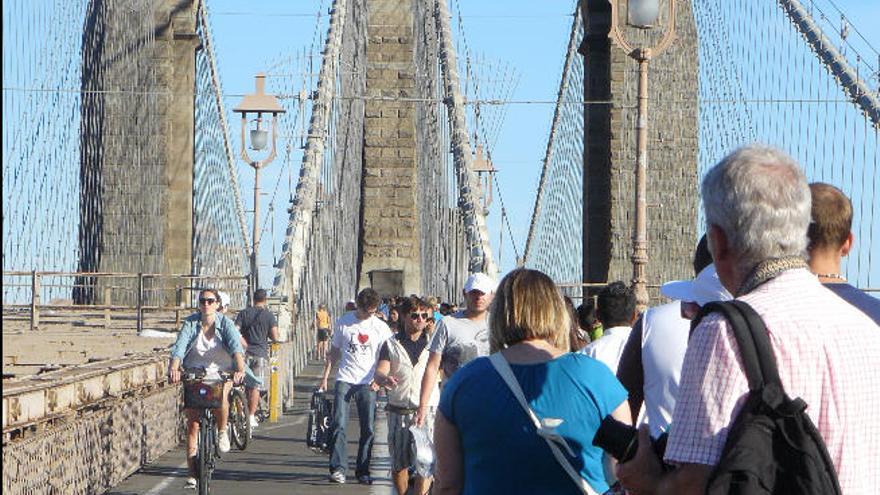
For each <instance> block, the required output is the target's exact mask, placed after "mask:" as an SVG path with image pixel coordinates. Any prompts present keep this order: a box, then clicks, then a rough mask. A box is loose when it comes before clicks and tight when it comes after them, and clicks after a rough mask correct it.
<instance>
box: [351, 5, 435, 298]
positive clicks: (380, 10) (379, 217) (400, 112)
mask: <svg viewBox="0 0 880 495" xmlns="http://www.w3.org/2000/svg"><path fill="white" fill-rule="evenodd" d="M367 10H368V21H367V89H366V94H367V97H368V98H369V97H384V98H412V97H414V96H415V63H414V58H413V57H414V41H413V6H412V3H411V0H409V1H400V0H368V2H367ZM364 113H365V119H364V163H363V206H362V215H361V253H362V258H361V267H360V275H359V280H360V283H359V286H360V287H361V288H363V287H368V286H370V285H371V281H370V273H371V272H382V271H402V272H403V277H402V286H401V287H397V288H390V287H388V288H386V290H387V291H388V292H389V293H390V292H398V293H400V294H411V293H420V292H421V287H420V286H421V268H420V267H421V263H420V245H419V238H420V230H419V229H420V226H419V224H418V222H416V220H415V219H416V218H418V214H417V201H416V189H417V185H418V182H417V180H418V175H417V172H418V168H417V162H416V158H415V149H416V138H415V134H416V133H415V103H414V102H411V101H399V100H396V101H395V100H370V99H368V100H367V101H366V104H365V112H364ZM376 281H377V277H376V274H375V273H374V280H373V284H372V285H373V286H376V285H377V284H376ZM380 292H382V291H380Z"/></svg>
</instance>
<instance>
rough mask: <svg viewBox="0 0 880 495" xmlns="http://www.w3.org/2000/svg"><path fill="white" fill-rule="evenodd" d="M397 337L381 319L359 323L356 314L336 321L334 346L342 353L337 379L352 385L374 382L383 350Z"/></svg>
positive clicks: (374, 318) (344, 316)
mask: <svg viewBox="0 0 880 495" xmlns="http://www.w3.org/2000/svg"><path fill="white" fill-rule="evenodd" d="M393 335H394V334H393V333H391V329H390V328H388V325H386V324H385V322H383V321H382V320H380V319H379V318H376V317H375V316H370V317H369V318H367V319H366V320H359V319H358V317H357V313H356V312H355V311H349V312H348V313H345V314H344V315H342V316H341V317H339V319H337V320H336V325H335V326H334V327H333V340H332V342H331V345H332V346H333V347H335V348H337V349H339V352H340V354H341V358H340V360H339V369H338V370H337V371H336V380H338V381H342V382H345V383H349V384H351V385H363V384H367V383H370V381H371V380H372V379H373V373H375V372H376V363H378V362H379V349H381V348H382V344H383V343H385V341H386V340H388V339H389V338H391V337H392V336H393Z"/></svg>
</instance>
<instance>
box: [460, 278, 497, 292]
mask: <svg viewBox="0 0 880 495" xmlns="http://www.w3.org/2000/svg"><path fill="white" fill-rule="evenodd" d="M496 286H497V284H496V283H495V281H494V280H492V279H491V278H489V276H488V275H486V274H485V273H472V274H471V276H470V277H468V279H467V282H465V283H464V291H465V293H468V292H470V291H472V290H478V291H480V292H482V293H483V294H488V293H490V292H495V287H496Z"/></svg>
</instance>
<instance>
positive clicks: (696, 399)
mask: <svg viewBox="0 0 880 495" xmlns="http://www.w3.org/2000/svg"><path fill="white" fill-rule="evenodd" d="M701 198H702V203H703V214H704V215H703V216H704V218H705V231H706V233H705V235H704V236H703V237H702V238H701V239H700V240H699V242H698V243H696V247H695V250H694V254H693V258H692V259H689V260H682V263H683V264H687V263H689V264H690V266H691V267H692V269H693V278H691V279H687V280H673V281H668V282H667V283H665V284H663V285H662V286H661V288H660V293H661V294H662V295H663V296H665V297H666V298H667V300H668V301H669V302H666V303H664V304H660V305H657V306H652V307H648V308H639V307H637V304H636V298H635V295H634V291H633V290H632V288H631V287H629V286H628V285H627V284H625V283H624V282H619V281H614V282H610V283H608V284H607V286H605V287H603V288H601V289H598V290H595V291H591V292H590V294H589V297H585V298H584V300H583V303H582V304H580V305H579V306H575V304H574V303H573V302H572V300H571V299H570V298H568V297H565V296H564V295H563V294H562V292H561V290H560V289H559V288H558V287H557V286H556V285H555V284H554V282H553V281H552V280H551V279H550V278H549V277H548V276H547V275H545V274H544V273H542V272H540V271H537V270H532V269H526V268H518V269H515V270H513V271H512V272H510V273H508V274H507V275H506V276H504V277H503V278H502V279H501V280H500V282H496V281H495V280H494V279H493V278H492V277H491V276H490V275H488V274H484V273H472V274H470V275H469V276H467V277H466V279H465V277H464V276H462V279H464V285H463V290H462V293H461V294H460V297H461V298H462V301H463V303H462V304H461V305H460V306H456V305H455V304H453V302H452V301H450V302H443V301H441V300H440V299H438V298H436V297H421V296H417V295H410V296H407V297H388V298H385V299H383V298H382V297H380V294H379V293H377V292H376V291H375V290H373V289H371V288H366V289H363V290H361V291H360V292H359V293H358V294H357V296H356V298H355V299H354V300H352V301H349V303H348V304H347V305H346V307H345V310H344V311H343V312H342V313H341V316H338V317H336V318H335V320H334V319H333V318H331V314H330V311H329V310H328V307H327V305H326V304H322V305H320V306H319V307H318V308H317V310H316V313H315V317H314V331H315V332H316V340H317V345H316V349H315V354H314V356H315V357H317V358H318V359H321V360H322V361H324V369H323V372H322V375H321V378H320V383H319V389H320V390H324V391H327V393H328V394H332V396H333V399H334V401H333V404H334V405H333V420H332V423H333V428H332V431H333V434H332V440H331V442H330V453H329V466H328V467H329V479H330V481H331V482H333V483H346V482H347V480H348V475H349V471H348V470H349V465H348V464H349V463H348V452H347V445H348V436H347V435H348V432H347V431H346V430H347V427H348V418H349V414H350V408H351V403H352V402H354V404H355V407H356V408H357V417H358V421H359V430H360V431H359V440H358V444H357V454H356V461H355V469H354V476H355V478H356V479H357V481H358V482H359V483H362V484H372V482H373V478H372V473H371V457H372V447H373V443H374V439H375V424H374V423H375V420H376V409H377V399H378V397H379V395H380V394H384V396H385V397H386V405H385V406H384V407H385V412H386V414H385V416H386V418H387V432H388V433H387V434H388V438H387V441H388V447H389V451H390V457H391V468H392V473H391V474H392V481H393V484H394V487H395V489H396V491H397V493H399V494H405V493H416V494H426V493H429V492H430V493H434V494H447V493H449V494H459V493H465V494H487V493H504V494H515V493H529V494H531V493H554V494H556V493H563V494H564V493H572V494H574V493H588V494H604V493H631V494H636V495H641V494H691V493H693V494H697V493H707V492H708V493H757V492H756V491H754V490H753V488H754V487H755V486H761V487H762V488H761V490H763V491H761V492H760V493H813V492H815V493H844V494H865V495H869V494H877V493H880V422H878V421H877V420H876V415H877V411H880V394H878V393H877V388H876V385H875V382H874V381H873V380H874V379H876V377H877V376H880V357H878V356H880V327H878V323H880V300H878V299H877V298H875V297H872V296H870V295H868V294H866V293H865V292H862V291H861V290H859V289H857V288H855V287H853V286H852V285H850V284H848V283H847V281H846V279H845V278H844V275H843V272H842V269H841V267H842V258H843V257H845V256H846V255H847V254H848V253H849V251H850V250H851V249H852V247H853V245H854V244H855V243H856V242H857V241H858V240H857V239H855V238H854V237H853V234H852V232H851V225H852V206H851V203H850V200H849V199H848V198H847V197H846V195H845V194H844V193H843V192H842V191H840V190H839V189H837V188H836V187H834V186H832V185H829V184H824V183H814V184H808V183H807V180H806V178H805V175H804V172H803V171H802V169H801V167H800V166H799V165H798V164H797V163H795V162H794V161H793V160H792V159H791V158H790V157H788V156H787V155H785V154H784V153H782V152H781V151H779V150H776V149H774V148H770V147H766V146H761V145H750V146H746V147H743V148H740V149H737V150H735V151H734V152H732V153H731V154H729V155H728V156H726V157H724V158H723V159H721V160H720V161H719V162H718V163H717V164H716V165H715V166H714V167H713V168H711V169H710V170H709V171H708V172H707V174H706V175H705V177H704V178H703V180H702V184H701ZM689 270H690V269H689ZM210 296H215V297H214V298H216V296H217V293H216V292H212V291H203V294H202V296H200V302H201V301H203V300H204V301H206V302H207V301H209V300H210V299H212V298H211V297H210ZM731 308H742V309H740V311H741V312H742V315H743V318H742V319H743V320H747V323H748V325H747V326H746V327H743V323H741V319H738V317H737V318H734V317H732V316H730V313H727V312H726V311H727V310H730V309H731ZM721 309H723V310H724V311H721ZM752 311H753V313H754V317H752V316H749V315H752V313H751V312H752ZM227 320H228V319H224V317H222V316H220V315H217V314H215V313H214V312H213V311H211V310H210V309H209V308H203V311H201V312H200V313H198V314H196V315H193V317H190V318H189V319H187V321H186V322H185V323H184V328H183V330H182V332H181V336H180V338H179V339H178V344H177V345H175V348H174V351H173V353H172V356H173V358H172V362H171V366H170V369H171V373H172V377H175V373H178V371H177V370H178V368H179V367H180V366H181V361H183V362H184V365H186V364H187V363H186V360H188V359H189V360H205V359H208V358H209V357H211V356H214V354H217V351H212V349H218V348H220V347H222V351H223V352H220V353H219V354H224V353H225V355H223V356H221V357H222V358H223V359H222V360H223V366H225V367H226V368H228V369H230V370H235V371H236V372H241V373H244V371H245V368H246V367H247V366H245V365H247V364H249V365H250V367H252V368H255V369H254V371H256V368H259V367H260V361H259V358H260V357H261V356H262V355H263V352H262V347H261V346H260V344H255V343H253V342H251V341H247V342H244V343H246V344H247V349H248V351H247V352H248V353H251V349H257V350H256V351H254V352H253V353H251V354H249V355H248V356H247V359H245V358H246V356H245V354H244V350H243V348H244V346H243V345H242V342H239V341H238V340H237V339H235V338H234V336H235V335H236V334H237V332H236V331H235V330H236V325H238V327H242V325H243V323H244V322H243V321H241V320H247V321H257V320H259V315H256V314H255V315H252V316H248V315H246V316H244V317H242V316H241V314H240V315H239V318H238V319H236V322H235V324H234V325H233V324H232V322H231V321H227ZM756 320H757V321H758V322H759V323H762V325H761V326H757V323H756ZM271 324H272V322H270V321H268V319H267V321H266V322H265V323H263V324H261V325H260V328H264V327H267V326H268V328H269V333H259V340H260V341H264V340H265V338H266V335H269V336H271V338H273V339H276V338H277V333H272V330H271V329H272V327H271ZM743 328H746V330H745V331H746V332H748V331H750V330H748V329H749V328H750V329H751V331H752V336H753V338H754V346H749V347H743V345H746V344H744V343H747V342H752V340H748V339H747V340H743V337H742V335H743V334H742V331H743ZM756 328H758V329H759V330H755V329H756ZM199 329H201V333H199ZM275 332H277V330H276V331H275ZM218 343H219V344H222V346H219V344H218ZM190 348H192V349H193V350H194V354H193V353H190V354H193V356H190V355H189V354H187V352H188V351H187V350H188V349H190ZM212 352H213V353H214V354H212ZM206 356H207V357H206ZM756 356H757V358H756ZM211 359H216V358H213V357H212V358H211ZM758 364H760V366H759V368H760V371H761V372H762V373H763V381H762V380H760V379H755V377H754V376H753V371H751V370H754V369H756V366H757V365H758ZM334 369H335V370H336V371H335V374H333V370H334ZM255 374H256V375H259V373H255ZM331 374H333V376H334V378H335V379H334V380H333V382H332V387H333V388H332V390H330V389H329V388H328V387H329V386H330V384H331V380H330V378H331ZM178 379H179V378H178ZM761 401H764V402H761ZM759 403H760V404H770V405H771V406H772V407H769V406H768V407H764V408H763V409H761V408H760V407H757V406H755V404H759ZM778 404H793V406H791V407H790V410H788V411H787V412H786V413H785V414H782V415H781V416H780V415H777V416H774V414H775V411H777V410H779V409H773V408H774V407H776V405H778ZM786 407H788V406H786ZM771 409H772V410H771ZM797 414H800V416H798V417H800V418H802V419H803V420H802V423H803V424H801V425H800V426H802V427H803V429H804V431H807V432H810V431H812V432H814V433H815V435H814V436H813V437H811V438H812V439H813V441H814V443H815V444H816V446H817V449H818V450H817V451H818V452H820V453H821V455H820V456H818V458H811V459H808V460H807V461H803V462H802V460H801V459H796V465H795V467H794V468H790V466H791V465H792V464H791V463H792V462H793V459H792V458H791V457H792V456H783V455H781V454H779V453H778V452H781V451H777V450H776V447H777V445H778V444H777V443H776V442H779V441H780V437H785V435H776V436H772V437H771V436H769V435H766V436H767V439H766V441H767V442H771V443H768V444H767V445H772V446H773V448H768V449H764V451H763V452H758V453H757V454H758V455H757V456H756V459H757V458H761V459H762V462H767V463H769V464H767V465H766V466H765V467H766V468H762V469H757V470H755V471H754V472H751V473H746V474H743V473H744V472H743V471H737V469H740V467H741V466H742V465H743V463H745V464H746V465H747V464H748V463H749V462H752V463H753V464H754V463H755V462H756V461H755V460H754V459H749V457H750V455H747V454H743V452H749V451H748V450H747V449H748V448H750V447H751V446H752V445H754V443H755V441H756V435H757V436H761V435H758V434H757V433H755V431H756V430H754V429H753V430H749V429H748V428H749V427H750V426H749V425H754V424H756V423H755V422H754V421H753V420H754V418H755V417H758V416H759V417H762V418H763V417H769V418H771V419H773V421H777V423H774V425H775V424H782V422H783V421H785V420H786V418H784V417H782V416H786V417H792V416H795V415H797ZM749 421H752V422H751V423H750V422H749ZM785 424H789V423H785ZM774 425H770V426H767V425H764V426H761V427H760V428H758V430H762V429H763V430H762V431H769V430H771V429H772V428H774V427H775V426H774ZM190 427H192V421H190ZM220 427H221V429H222V428H223V427H224V425H221V426H220ZM788 433H790V432H789V431H788V430H786V434H788ZM189 438H190V439H194V438H195V437H193V435H192V433H190V437H189ZM227 443H228V441H227ZM189 447H190V451H191V452H192V450H193V446H192V445H189ZM737 456H739V457H737ZM783 457H786V458H783ZM793 457H795V458H797V457H798V456H793ZM823 463H824V464H823ZM823 465H824V466H826V468H827V469H825V471H823V470H822V466H823ZM779 466H785V468H784V469H783V468H782V467H779ZM731 472H733V473H735V474H734V475H730V473H731ZM795 478H797V479H796V480H795ZM805 479H806V480H807V481H803V480H805ZM792 480H795V481H792ZM792 483H794V484H792ZM816 483H825V484H824V485H821V486H824V487H826V488H825V489H823V490H818V491H817V490H815V489H814V488H815V487H816V486H820V485H818V484H816ZM827 487H833V490H831V491H829V488H827ZM811 490H812V491H811Z"/></svg>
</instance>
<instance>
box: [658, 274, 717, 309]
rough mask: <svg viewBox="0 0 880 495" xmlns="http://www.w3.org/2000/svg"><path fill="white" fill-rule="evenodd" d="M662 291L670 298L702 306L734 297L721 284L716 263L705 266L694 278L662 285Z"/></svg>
mask: <svg viewBox="0 0 880 495" xmlns="http://www.w3.org/2000/svg"><path fill="white" fill-rule="evenodd" d="M660 293H661V294H663V295H664V296H666V297H668V298H670V299H676V300H679V301H687V302H695V303H697V304H699V305H700V306H703V305H705V304H706V303H709V302H712V301H728V300H730V299H733V297H732V296H731V295H730V292H727V289H725V288H724V286H723V285H721V280H719V279H718V274H717V273H715V265H714V264H711V265H709V266H707V267H706V268H703V271H701V272H700V273H699V274H698V275H697V277H696V278H695V279H693V280H674V281H672V282H666V283H665V284H663V285H662V286H660Z"/></svg>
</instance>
